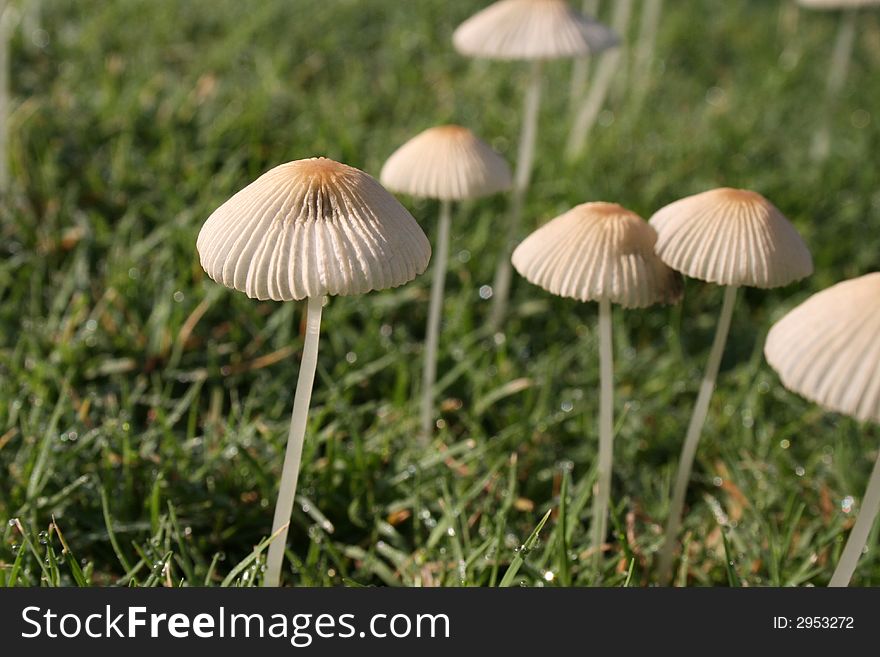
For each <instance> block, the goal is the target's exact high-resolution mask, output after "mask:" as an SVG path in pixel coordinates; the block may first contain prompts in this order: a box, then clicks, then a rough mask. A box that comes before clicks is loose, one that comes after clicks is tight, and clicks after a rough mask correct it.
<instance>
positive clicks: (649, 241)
mask: <svg viewBox="0 0 880 657" xmlns="http://www.w3.org/2000/svg"><path fill="white" fill-rule="evenodd" d="M656 240H657V234H656V233H655V232H654V229H653V228H651V226H650V225H648V223H647V222H645V220H644V219H642V218H641V217H639V216H638V215H637V214H635V213H634V212H630V211H629V210H627V209H626V208H623V207H621V206H619V205H617V204H616V203H584V204H582V205H578V206H577V207H574V208H572V209H571V210H569V211H568V212H566V213H565V214H562V215H560V216H558V217H556V218H555V219H552V220H550V221H549V222H547V223H546V224H544V225H543V226H541V227H540V228H538V230H536V231H535V232H534V233H532V234H531V235H529V236H528V237H527V238H526V239H525V240H523V242H522V243H521V244H520V245H519V246H517V247H516V249H515V250H514V252H513V257H512V261H513V266H514V268H516V270H517V271H518V272H519V273H520V274H521V275H522V276H523V277H524V278H525V279H526V280H528V281H529V282H530V283H534V284H535V285H538V286H540V287H542V288H544V289H545V290H547V291H548V292H552V293H553V294H556V295H558V296H561V297H569V298H572V299H577V300H578V301H601V300H603V299H607V300H609V301H611V302H612V303H616V304H620V305H621V306H623V307H624V308H644V307H645V306H650V305H652V304H655V303H675V302H677V301H678V300H679V299H681V294H682V285H681V277H680V276H679V275H678V274H676V273H675V272H674V271H672V270H671V269H670V268H669V267H667V266H666V265H664V264H663V263H662V262H661V261H660V259H659V258H658V257H657V256H656V255H655V254H654V242H655V241H656Z"/></svg>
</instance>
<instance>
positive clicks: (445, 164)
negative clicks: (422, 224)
mask: <svg viewBox="0 0 880 657" xmlns="http://www.w3.org/2000/svg"><path fill="white" fill-rule="evenodd" d="M379 179H380V180H381V181H382V184H383V185H385V186H386V187H387V188H388V189H390V190H391V191H394V192H400V193H403V194H410V195H412V196H420V197H423V198H437V199H445V200H449V201H459V200H462V199H467V198H476V197H478V196H486V195H489V194H494V193H495V192H500V191H502V190H505V189H507V188H508V187H510V182H511V181H510V167H509V166H507V162H505V161H504V158H502V157H501V156H500V155H499V154H498V153H496V152H495V151H493V150H492V148H491V147H490V146H489V145H488V144H487V143H485V142H484V141H482V140H481V139H479V138H478V137H477V136H476V135H475V134H474V133H473V132H471V131H470V130H468V129H467V128H463V127H461V126H458V125H441V126H437V127H434V128H428V129H427V130H425V131H424V132H422V133H420V134H418V135H416V136H415V137H413V138H412V139H410V140H409V141H408V142H406V143H405V144H404V145H403V146H401V147H400V148H398V149H397V150H396V151H394V153H392V154H391V157H389V158H388V161H387V162H385V166H383V167H382V173H381V174H380V176H379Z"/></svg>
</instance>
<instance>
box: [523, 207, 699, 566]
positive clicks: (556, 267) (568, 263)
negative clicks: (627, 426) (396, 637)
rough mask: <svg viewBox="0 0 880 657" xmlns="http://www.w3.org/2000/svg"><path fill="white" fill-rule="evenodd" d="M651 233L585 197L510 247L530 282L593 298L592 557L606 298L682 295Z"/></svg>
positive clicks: (607, 396) (605, 460)
mask: <svg viewBox="0 0 880 657" xmlns="http://www.w3.org/2000/svg"><path fill="white" fill-rule="evenodd" d="M656 240H657V234H656V233H655V232H654V229H653V228H651V226H650V225H648V224H647V223H646V222H645V221H644V220H643V219H642V218H641V217H639V216H638V215H637V214H635V213H633V212H630V211H629V210H627V209H626V208H623V207H621V206H619V205H617V204H615V203H584V204H582V205H578V206H577V207H575V208H573V209H571V210H569V211H568V212H566V213H565V214H563V215H560V216H559V217H556V218H555V219H553V220H551V221H549V222H548V223H546V224H544V225H543V226H541V227H540V228H538V230H536V231H535V232H534V233H532V234H531V235H529V236H528V237H527V238H526V239H525V240H524V241H523V242H522V244H520V245H519V246H518V247H516V250H514V252H513V258H512V260H513V266H514V267H515V268H516V270H517V271H518V272H519V273H520V275H522V276H523V277H524V278H525V279H526V280H528V281H529V282H530V283H534V284H535V285H538V286H540V287H542V288H544V289H545V290H547V291H548V292H551V293H552V294H555V295H557V296H561V297H568V298H571V299H577V300H578V301H597V302H598V303H599V370H600V396H599V459H598V478H597V485H596V491H595V494H594V496H593V526H592V545H593V551H594V552H593V556H594V560H595V562H596V563H598V559H599V557H600V555H601V548H602V543H603V541H604V539H605V534H606V530H607V521H608V501H609V498H610V493H611V490H610V489H611V468H612V461H613V455H614V433H613V431H614V426H613V425H614V418H613V415H614V393H613V385H614V376H613V356H612V344H611V304H612V303H616V304H619V305H621V306H623V307H624V308H644V307H646V306H650V305H653V304H656V303H676V302H677V301H679V299H681V293H682V290H681V277H680V276H679V275H678V274H676V273H675V272H673V271H672V270H671V269H670V268H669V267H667V266H666V265H664V264H663V262H662V261H661V260H660V259H659V258H658V257H657V256H656V255H655V254H654V243H655V242H656Z"/></svg>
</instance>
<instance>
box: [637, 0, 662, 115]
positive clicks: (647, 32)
mask: <svg viewBox="0 0 880 657" xmlns="http://www.w3.org/2000/svg"><path fill="white" fill-rule="evenodd" d="M662 13H663V0H644V2H643V4H642V19H641V21H640V23H639V37H638V45H637V46H636V54H635V57H634V61H633V93H634V96H635V97H634V99H633V106H634V107H635V109H636V111H639V110H640V109H641V106H642V102H643V101H644V98H645V95H646V94H647V92H648V88H649V87H650V86H651V71H652V64H653V61H654V49H655V48H656V45H657V32H658V29H659V27H660V16H661V14H662Z"/></svg>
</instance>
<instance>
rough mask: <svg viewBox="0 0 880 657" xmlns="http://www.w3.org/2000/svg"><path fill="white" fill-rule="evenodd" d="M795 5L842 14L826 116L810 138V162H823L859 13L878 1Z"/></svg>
mask: <svg viewBox="0 0 880 657" xmlns="http://www.w3.org/2000/svg"><path fill="white" fill-rule="evenodd" d="M797 1H798V4H799V5H801V6H802V7H806V8H808V9H832V10H834V9H836V10H839V11H840V12H841V15H840V25H839V26H838V28H837V37H836V39H835V41H834V50H833V51H832V54H831V66H830V67H829V69H828V79H827V82H826V83H825V105H826V107H825V116H824V117H823V122H822V126H821V127H820V128H819V129H818V130H817V131H816V133H815V134H814V135H813V144H812V148H811V155H812V156H813V159H816V160H823V159H825V158H826V157H828V153H829V152H830V150H831V129H830V127H829V125H828V121H829V116H830V115H831V114H832V110H833V105H834V103H835V101H836V100H837V98H838V96H840V91H841V89H843V83H844V82H845V81H846V75H847V73H848V72H849V63H850V60H851V59H852V50H853V43H854V42H855V36H856V29H857V21H858V10H859V9H860V8H864V7H871V6H875V7H876V6H880V0H797Z"/></svg>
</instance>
